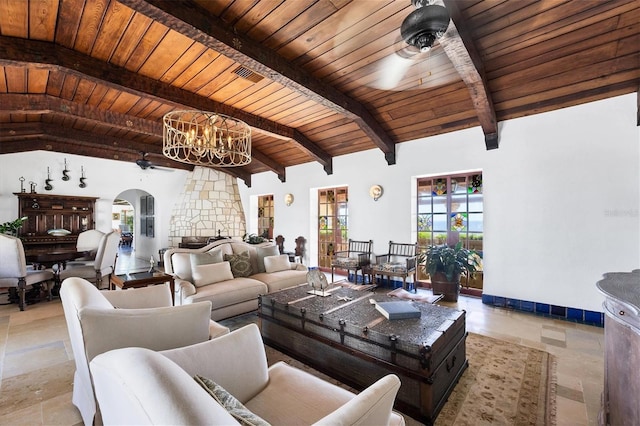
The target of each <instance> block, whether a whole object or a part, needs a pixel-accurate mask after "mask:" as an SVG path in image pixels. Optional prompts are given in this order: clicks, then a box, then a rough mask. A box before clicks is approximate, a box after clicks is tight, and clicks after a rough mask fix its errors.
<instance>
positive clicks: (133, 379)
mask: <svg viewBox="0 0 640 426" xmlns="http://www.w3.org/2000/svg"><path fill="white" fill-rule="evenodd" d="M91 373H92V374H93V378H94V381H95V387H96V396H97V398H98V402H99V403H100V408H101V410H102V414H103V419H104V421H105V424H136V425H152V424H175V425H179V424H193V425H205V424H208V425H214V424H219V425H233V424H239V423H238V420H237V418H234V417H232V416H231V415H230V414H229V412H228V411H227V410H225V408H223V406H222V405H221V404H218V403H217V402H216V400H215V399H214V398H213V397H212V396H210V395H209V394H208V392H207V391H205V390H204V388H202V387H200V385H199V384H197V383H196V381H195V380H194V379H193V376H195V375H199V376H203V377H205V378H207V379H209V380H212V381H213V382H215V383H216V384H218V385H220V386H221V387H222V388H224V390H226V391H227V392H228V393H229V394H231V395H232V396H233V397H235V398H236V399H237V400H238V401H239V402H240V403H241V404H243V405H244V406H245V407H246V408H247V409H248V410H250V411H251V412H252V413H253V414H255V415H257V416H259V417H260V418H262V419H263V420H265V421H267V422H269V423H270V424H273V425H311V424H315V425H403V424H404V418H403V417H402V416H401V415H400V414H398V413H395V412H393V411H392V408H393V404H394V401H395V397H396V394H397V392H398V389H399V388H400V380H399V379H398V377H397V376H396V375H394V374H389V375H387V376H384V377H382V378H380V379H379V380H378V381H377V382H375V383H373V384H372V385H371V386H369V387H368V388H367V389H365V390H364V391H362V392H361V393H360V394H358V395H355V394H353V393H352V392H350V391H348V390H346V389H343V388H341V387H339V386H337V385H335V384H333V383H329V382H327V381H325V380H323V379H321V378H318V377H316V376H314V375H312V374H310V373H308V372H306V371H303V370H300V369H298V368H295V367H292V366H290V365H288V364H286V363H284V362H278V363H275V364H274V365H272V366H271V367H268V365H267V357H266V353H265V349H264V344H263V342H262V338H261V337H260V331H259V329H258V327H257V326H256V325H255V324H250V325H247V326H245V327H242V328H240V329H238V330H235V331H232V332H231V333H229V334H228V335H226V336H222V337H220V338H218V339H214V340H211V341H208V342H204V343H198V344H195V345H191V346H187V347H183V348H176V349H172V350H167V351H163V352H161V353H158V352H153V351H149V350H145V349H140V348H125V349H119V350H115V351H110V352H108V353H105V354H102V355H100V356H98V357H96V358H95V359H94V360H93V361H91Z"/></svg>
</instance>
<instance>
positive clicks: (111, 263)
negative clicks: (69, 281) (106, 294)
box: [58, 232, 120, 288]
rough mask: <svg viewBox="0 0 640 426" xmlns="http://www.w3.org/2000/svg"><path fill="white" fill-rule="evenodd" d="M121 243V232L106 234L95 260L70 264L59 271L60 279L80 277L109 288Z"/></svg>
mask: <svg viewBox="0 0 640 426" xmlns="http://www.w3.org/2000/svg"><path fill="white" fill-rule="evenodd" d="M119 243H120V234H118V233H117V232H109V233H108V234H104V235H103V236H102V237H101V238H100V245H99V246H98V250H97V252H96V258H95V260H94V261H93V262H90V263H87V264H73V263H70V264H68V265H67V267H66V269H64V270H62V271H58V280H59V281H63V280H65V279H66V278H69V277H79V278H84V279H86V280H89V281H91V282H93V283H95V285H96V287H97V288H108V287H109V276H110V275H111V274H112V273H113V272H114V270H115V263H116V255H117V254H118V244H119Z"/></svg>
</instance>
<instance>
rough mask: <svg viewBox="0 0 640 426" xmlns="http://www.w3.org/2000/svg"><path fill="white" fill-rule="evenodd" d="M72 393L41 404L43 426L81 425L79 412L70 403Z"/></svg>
mask: <svg viewBox="0 0 640 426" xmlns="http://www.w3.org/2000/svg"><path fill="white" fill-rule="evenodd" d="M71 397H72V392H67V393H65V394H62V395H59V396H56V397H54V398H51V399H47V400H46V401H43V402H42V420H43V422H44V424H45V425H81V424H82V416H81V415H80V411H78V409H77V408H76V407H74V405H73V403H72V402H71Z"/></svg>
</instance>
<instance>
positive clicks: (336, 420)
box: [315, 374, 400, 426]
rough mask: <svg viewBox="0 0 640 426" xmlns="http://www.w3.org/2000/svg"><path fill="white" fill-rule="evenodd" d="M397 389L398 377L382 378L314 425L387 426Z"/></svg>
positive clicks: (388, 376)
mask: <svg viewBox="0 0 640 426" xmlns="http://www.w3.org/2000/svg"><path fill="white" fill-rule="evenodd" d="M398 389H400V379H399V378H398V376H396V375H395V374H389V375H387V376H384V377H383V378H381V379H379V380H378V381H377V382H375V383H374V384H372V385H371V386H369V387H368V388H366V389H365V390H363V391H362V392H360V393H359V394H358V395H356V396H355V397H354V398H353V399H351V400H349V401H348V402H347V403H345V404H344V405H343V406H341V407H340V408H338V409H337V410H335V411H333V412H332V413H330V414H329V415H327V416H325V417H323V418H322V419H320V420H318V421H317V422H316V423H315V425H328V426H331V425H388V424H389V423H390V422H389V420H390V418H391V410H392V409H393V403H394V402H395V399H396V394H397V393H398Z"/></svg>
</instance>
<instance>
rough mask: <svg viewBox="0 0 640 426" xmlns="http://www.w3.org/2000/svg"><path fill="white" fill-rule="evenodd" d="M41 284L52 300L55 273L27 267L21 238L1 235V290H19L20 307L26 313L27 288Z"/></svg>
mask: <svg viewBox="0 0 640 426" xmlns="http://www.w3.org/2000/svg"><path fill="white" fill-rule="evenodd" d="M41 283H43V284H44V285H45V286H46V289H47V292H48V296H49V299H51V287H52V285H53V272H52V271H51V270H34V269H31V268H29V267H27V262H26V259H25V256H24V246H23V245H22V241H21V240H20V239H19V238H15V237H11V236H9V235H4V234H0V288H7V287H8V288H15V289H17V292H18V306H19V307H20V310H21V311H24V308H25V306H26V302H25V295H26V291H27V286H34V285H37V284H41Z"/></svg>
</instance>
